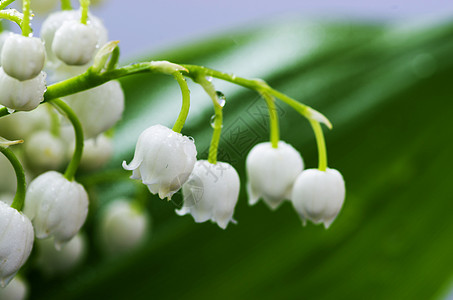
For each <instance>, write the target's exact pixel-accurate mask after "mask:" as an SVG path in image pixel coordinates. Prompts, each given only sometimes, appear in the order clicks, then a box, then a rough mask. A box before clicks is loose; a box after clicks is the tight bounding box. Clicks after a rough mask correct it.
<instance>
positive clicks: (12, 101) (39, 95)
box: [0, 67, 46, 111]
mask: <svg viewBox="0 0 453 300" xmlns="http://www.w3.org/2000/svg"><path fill="white" fill-rule="evenodd" d="M0 91H2V92H1V93H0V104H2V105H4V106H6V107H8V108H9V109H13V110H26V111H27V110H33V109H35V108H36V107H37V106H38V105H39V103H41V101H42V100H44V92H45V91H46V73H44V72H41V73H40V74H39V75H38V76H36V77H34V78H33V79H30V80H25V81H19V80H17V79H15V78H13V77H10V76H8V74H6V73H5V71H4V70H3V67H0Z"/></svg>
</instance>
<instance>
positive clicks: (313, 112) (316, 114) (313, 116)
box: [309, 108, 332, 129]
mask: <svg viewBox="0 0 453 300" xmlns="http://www.w3.org/2000/svg"><path fill="white" fill-rule="evenodd" d="M309 112H310V118H311V119H313V120H315V121H318V122H320V123H322V124H324V125H326V126H327V127H328V128H329V129H332V123H330V121H329V119H327V117H326V116H324V115H323V114H322V113H320V112H319V111H317V110H314V109H312V108H309Z"/></svg>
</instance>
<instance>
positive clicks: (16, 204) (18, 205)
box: [0, 146, 27, 211]
mask: <svg viewBox="0 0 453 300" xmlns="http://www.w3.org/2000/svg"><path fill="white" fill-rule="evenodd" d="M0 152H1V153H3V155H5V156H6V158H7V159H8V160H9V161H10V163H11V165H12V166H13V168H14V172H16V181H17V189H16V195H15V196H14V200H13V203H12V204H11V207H12V208H15V209H17V210H18V211H21V210H22V207H23V206H24V201H25V192H26V190H27V184H26V183H25V172H24V168H23V167H22V164H21V163H20V161H19V160H18V159H17V157H16V155H14V153H13V151H11V150H10V149H8V148H6V147H2V146H0Z"/></svg>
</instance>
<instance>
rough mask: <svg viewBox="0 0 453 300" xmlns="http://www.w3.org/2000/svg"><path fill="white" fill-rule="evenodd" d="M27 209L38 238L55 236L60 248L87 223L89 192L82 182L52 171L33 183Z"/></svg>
mask: <svg viewBox="0 0 453 300" xmlns="http://www.w3.org/2000/svg"><path fill="white" fill-rule="evenodd" d="M24 212H25V214H26V215H27V216H28V217H29V218H30V220H32V222H33V226H34V228H35V234H36V237H37V238H38V239H45V238H47V237H53V238H54V239H55V247H56V248H57V249H58V248H60V247H61V245H62V244H64V243H67V242H68V241H69V240H71V239H72V238H73V237H74V236H75V235H76V234H77V232H78V231H79V229H80V227H82V225H83V223H84V222H85V219H86V216H87V213H88V195H87V193H86V191H85V189H84V188H83V186H82V185H81V184H79V183H77V182H75V181H69V180H67V179H66V178H65V177H64V176H63V175H62V174H60V173H58V172H55V171H49V172H46V173H43V174H41V175H40V176H38V177H36V178H35V179H34V180H33V181H32V182H31V183H30V185H29V187H28V190H27V195H26V197H25V207H24Z"/></svg>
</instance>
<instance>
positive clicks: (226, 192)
mask: <svg viewBox="0 0 453 300" xmlns="http://www.w3.org/2000/svg"><path fill="white" fill-rule="evenodd" d="M239 185H240V182H239V175H238V173H237V172H236V170H235V169H234V168H233V167H232V166H231V165H230V164H228V163H224V162H217V163H216V164H211V163H209V162H208V161H207V160H199V161H197V162H196V164H195V167H194V168H193V171H192V174H190V177H189V179H188V180H187V182H186V183H184V185H183V187H182V194H183V197H184V205H183V207H182V208H181V209H179V210H176V213H177V214H178V215H180V216H182V215H186V214H191V215H192V217H193V218H194V220H195V222H197V223H201V222H205V221H207V220H211V221H213V222H216V223H217V225H219V227H220V228H222V229H225V228H226V227H227V226H228V223H229V222H230V221H231V222H233V223H234V222H235V221H234V220H233V213H234V208H235V206H236V203H237V201H238V196H239Z"/></svg>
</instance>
